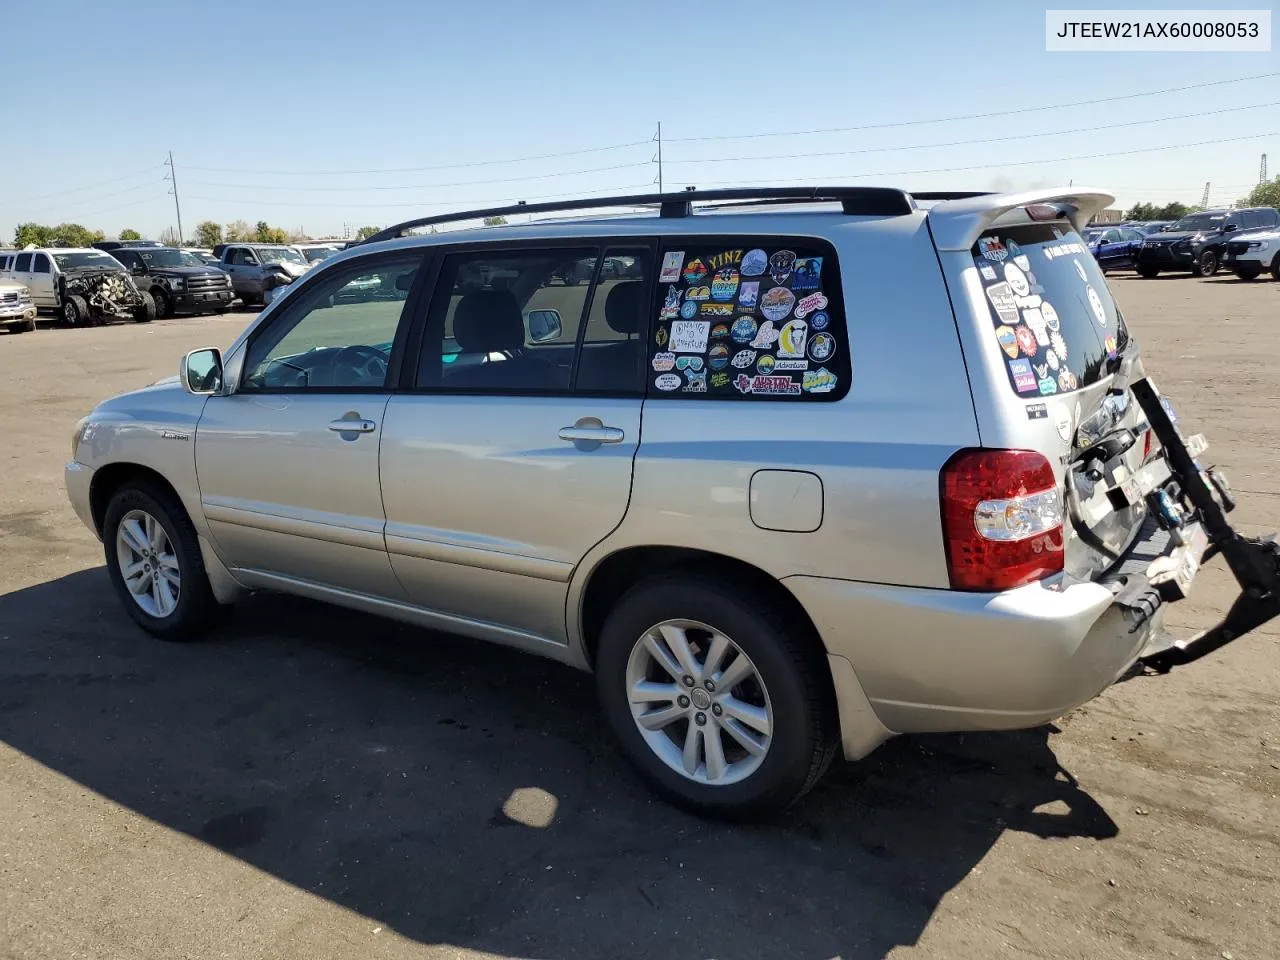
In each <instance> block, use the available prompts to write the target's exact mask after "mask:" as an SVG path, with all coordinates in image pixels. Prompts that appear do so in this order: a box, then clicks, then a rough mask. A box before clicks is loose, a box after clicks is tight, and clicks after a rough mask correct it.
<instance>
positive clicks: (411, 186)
mask: <svg viewBox="0 0 1280 960" xmlns="http://www.w3.org/2000/svg"><path fill="white" fill-rule="evenodd" d="M649 165H650V161H648V160H645V161H643V162H642V163H620V164H617V165H615V166H612V167H592V168H591V169H589V170H566V171H564V172H563V173H540V174H535V175H532V176H527V177H506V178H503V179H500V180H459V181H457V182H456V183H403V184H399V185H387V184H382V185H380V186H376V187H273V186H271V185H269V184H265V183H216V182H210V181H208V180H192V181H190V183H192V184H194V185H196V186H201V187H230V188H232V189H235V190H298V191H305V192H308V193H315V192H320V193H351V192H352V191H359V190H433V189H436V188H437V187H473V186H479V185H482V184H490V183H519V182H522V181H525V180H552V179H554V178H556V177H576V176H581V175H582V174H587V173H603V172H605V171H608V170H627V169H630V168H634V167H647V166H649Z"/></svg>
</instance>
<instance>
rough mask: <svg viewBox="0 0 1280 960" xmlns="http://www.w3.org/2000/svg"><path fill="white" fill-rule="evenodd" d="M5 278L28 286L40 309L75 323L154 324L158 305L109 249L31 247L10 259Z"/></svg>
mask: <svg viewBox="0 0 1280 960" xmlns="http://www.w3.org/2000/svg"><path fill="white" fill-rule="evenodd" d="M6 259H7V260H10V261H11V264H12V265H11V266H10V268H9V270H8V272H7V273H6V274H5V276H6V277H7V278H8V279H10V280H16V281H18V282H19V283H21V284H23V285H25V286H26V287H27V289H28V290H30V291H31V299H32V300H33V301H34V302H35V305H36V307H37V308H38V309H40V310H45V311H48V312H50V313H56V314H58V315H59V316H60V317H61V318H62V319H63V320H64V321H65V322H67V323H72V324H82V323H101V322H102V321H104V320H111V319H114V320H137V321H139V322H142V323H145V322H147V321H149V320H154V319H155V315H156V302H155V300H153V299H152V298H151V294H150V293H148V292H147V291H145V290H139V289H138V288H137V286H136V285H135V284H134V282H133V278H132V277H131V276H129V271H128V270H126V269H125V268H124V266H123V265H122V264H121V263H120V261H119V260H117V259H116V258H115V257H113V256H112V255H111V254H109V253H107V252H106V251H104V250H95V249H93V248H91V247H84V248H69V249H63V248H50V249H37V248H35V247H27V248H25V249H23V250H21V251H19V252H18V253H17V255H16V256H13V257H11V258H9V257H7V258H6Z"/></svg>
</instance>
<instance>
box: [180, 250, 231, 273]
mask: <svg viewBox="0 0 1280 960" xmlns="http://www.w3.org/2000/svg"><path fill="white" fill-rule="evenodd" d="M182 250H183V252H184V253H189V254H191V255H192V256H195V257H199V258H200V261H201V262H202V263H207V264H208V265H209V266H211V267H219V268H220V265H221V263H222V261H221V260H219V259H218V258H217V257H215V256H214V255H213V251H212V250H206V249H205V248H204V247H183V248H182Z"/></svg>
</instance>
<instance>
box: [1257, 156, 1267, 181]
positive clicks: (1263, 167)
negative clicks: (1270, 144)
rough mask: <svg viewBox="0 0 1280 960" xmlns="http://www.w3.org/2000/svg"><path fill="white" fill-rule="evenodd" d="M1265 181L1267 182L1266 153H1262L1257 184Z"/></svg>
mask: <svg viewBox="0 0 1280 960" xmlns="http://www.w3.org/2000/svg"><path fill="white" fill-rule="evenodd" d="M1266 182H1267V155H1266V154H1265V153H1264V154H1263V155H1262V165H1261V166H1260V167H1259V168H1258V184H1259V185H1261V184H1264V183H1266Z"/></svg>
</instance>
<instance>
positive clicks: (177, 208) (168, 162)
mask: <svg viewBox="0 0 1280 960" xmlns="http://www.w3.org/2000/svg"><path fill="white" fill-rule="evenodd" d="M164 163H165V166H167V167H168V168H169V176H168V177H167V178H166V179H168V180H171V181H173V189H172V190H170V191H169V192H170V193H172V194H173V211H174V213H176V214H177V215H178V244H179V246H185V245H186V242H187V241H186V240H185V239H184V237H183V236H182V207H181V206H179V204H178V172H177V171H176V170H174V168H173V151H172V150H170V151H169V159H168V160H166V161H165V162H164Z"/></svg>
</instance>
